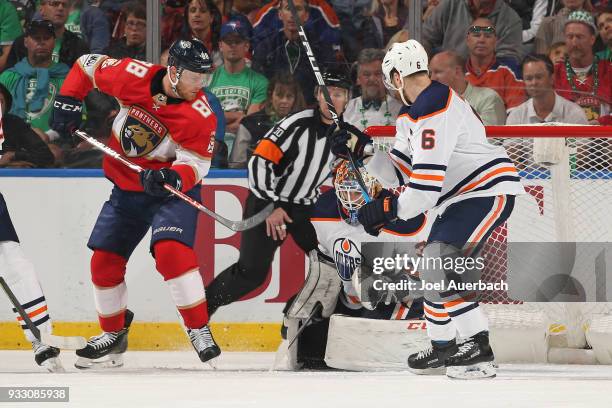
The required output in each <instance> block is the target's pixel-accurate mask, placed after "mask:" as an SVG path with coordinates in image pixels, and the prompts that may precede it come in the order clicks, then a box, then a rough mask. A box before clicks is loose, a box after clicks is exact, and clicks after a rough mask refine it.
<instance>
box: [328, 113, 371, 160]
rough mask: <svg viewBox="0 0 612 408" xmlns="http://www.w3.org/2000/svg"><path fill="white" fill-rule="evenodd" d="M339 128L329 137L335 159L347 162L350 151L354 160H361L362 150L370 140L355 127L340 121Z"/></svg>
mask: <svg viewBox="0 0 612 408" xmlns="http://www.w3.org/2000/svg"><path fill="white" fill-rule="evenodd" d="M339 124H340V128H339V129H338V130H336V131H335V132H334V133H332V135H331V151H332V153H333V154H335V155H336V156H337V157H340V158H342V159H345V160H349V154H350V152H351V151H352V152H353V155H354V157H355V158H356V159H358V160H359V159H362V158H363V156H364V150H365V148H366V146H367V145H368V144H371V143H372V139H370V137H369V136H368V135H366V134H365V133H363V132H362V131H361V130H359V129H357V128H356V127H355V126H353V125H351V124H349V123H346V122H344V121H340V122H339Z"/></svg>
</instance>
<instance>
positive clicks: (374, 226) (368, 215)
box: [357, 189, 397, 237]
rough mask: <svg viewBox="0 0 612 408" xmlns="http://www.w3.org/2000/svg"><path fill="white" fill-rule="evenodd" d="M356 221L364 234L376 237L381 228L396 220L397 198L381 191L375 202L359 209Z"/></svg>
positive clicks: (383, 190)
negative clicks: (361, 226)
mask: <svg viewBox="0 0 612 408" xmlns="http://www.w3.org/2000/svg"><path fill="white" fill-rule="evenodd" d="M357 219H358V220H359V222H360V223H361V225H363V229H364V230H365V232H367V233H368V234H370V235H373V236H375V237H377V236H378V234H379V233H380V230H381V228H382V227H384V226H385V225H387V224H390V223H392V222H395V220H397V197H396V196H395V195H394V194H393V193H392V192H390V191H389V190H386V189H382V190H381V191H380V193H379V194H378V197H376V199H375V200H372V201H370V202H369V203H367V204H365V205H364V206H363V207H361V208H360V209H359V214H358V216H357Z"/></svg>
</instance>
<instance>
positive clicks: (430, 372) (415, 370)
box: [408, 367, 446, 375]
mask: <svg viewBox="0 0 612 408" xmlns="http://www.w3.org/2000/svg"><path fill="white" fill-rule="evenodd" d="M408 371H410V372H411V373H413V374H416V375H444V374H445V373H446V367H438V368H424V369H420V368H410V367H408Z"/></svg>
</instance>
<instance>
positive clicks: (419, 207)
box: [366, 81, 525, 220]
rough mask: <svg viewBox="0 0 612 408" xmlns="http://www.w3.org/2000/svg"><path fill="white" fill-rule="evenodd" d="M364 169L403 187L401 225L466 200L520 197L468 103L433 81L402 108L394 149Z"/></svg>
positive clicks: (514, 178)
mask: <svg viewBox="0 0 612 408" xmlns="http://www.w3.org/2000/svg"><path fill="white" fill-rule="evenodd" d="M389 159H391V160H389ZM366 168H367V170H368V172H369V173H370V174H372V175H374V176H375V177H376V178H378V180H380V181H381V183H382V184H383V185H384V186H385V187H388V188H390V187H397V186H398V184H399V185H405V186H406V188H405V189H404V191H403V192H402V194H401V195H400V197H399V200H398V217H399V218H401V219H404V220H405V219H410V218H413V217H415V216H416V215H418V214H421V213H423V212H425V211H427V210H429V209H432V208H438V209H439V210H440V211H442V210H443V209H444V208H446V207H447V206H448V205H450V204H452V203H455V202H458V201H462V200H465V199H468V198H473V197H489V196H496V195H500V194H509V195H519V194H524V193H525V189H524V188H523V185H522V183H521V181H520V178H519V175H518V172H517V171H516V168H515V167H514V164H513V163H512V161H511V160H510V159H509V158H508V155H507V154H506V151H505V149H504V148H503V147H501V146H494V145H492V144H490V143H489V142H488V141H487V138H486V134H485V128H484V125H483V124H482V122H481V121H480V119H479V118H478V116H477V115H476V114H475V113H474V111H473V110H472V107H471V106H470V105H469V103H467V102H466V101H464V100H463V99H462V98H461V97H460V96H459V95H458V94H457V93H456V92H455V91H453V90H452V89H450V88H449V87H447V86H446V85H443V84H441V83H439V82H436V81H432V83H431V85H430V86H428V87H427V88H425V90H423V92H421V94H420V95H419V96H418V97H417V99H416V101H415V103H414V104H413V105H411V106H410V107H404V108H402V110H401V111H400V115H399V117H398V118H397V122H396V134H395V144H394V146H393V149H392V150H391V152H389V153H386V152H382V151H377V152H376V153H375V155H374V157H373V158H372V159H371V160H370V162H369V163H368V164H367V166H366ZM396 170H399V171H400V172H401V173H402V176H403V178H404V180H407V182H404V180H401V178H399V177H398V176H397V172H396Z"/></svg>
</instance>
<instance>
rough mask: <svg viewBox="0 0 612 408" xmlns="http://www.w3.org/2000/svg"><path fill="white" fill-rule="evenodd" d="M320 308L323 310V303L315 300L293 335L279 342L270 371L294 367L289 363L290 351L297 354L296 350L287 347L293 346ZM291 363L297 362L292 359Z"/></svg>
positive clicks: (290, 358)
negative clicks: (289, 339) (289, 338)
mask: <svg viewBox="0 0 612 408" xmlns="http://www.w3.org/2000/svg"><path fill="white" fill-rule="evenodd" d="M322 310H323V305H322V304H321V303H320V302H317V303H316V304H315V305H314V307H313V308H312V310H311V311H310V314H309V315H308V317H307V318H306V320H304V323H303V324H302V326H301V327H300V328H299V329H298V330H297V331H296V332H295V335H294V336H293V338H292V339H291V341H288V339H287V340H283V341H282V342H281V344H280V345H279V346H278V350H276V353H275V355H274V362H273V363H272V368H271V369H270V370H271V371H276V370H279V369H280V370H285V369H287V368H286V367H287V366H289V369H293V368H295V367H293V364H292V363H291V361H292V360H293V359H292V357H291V354H290V353H296V354H294V356H295V355H297V352H296V351H293V352H290V351H289V349H290V348H291V346H293V343H295V341H296V340H297V339H298V338H299V337H300V335H301V334H302V332H303V331H304V329H306V327H307V326H308V325H309V324H310V322H311V321H312V319H313V318H314V317H315V315H317V314H318V313H320V312H321V311H322ZM287 334H289V333H287ZM293 363H297V362H296V361H293ZM283 367H285V368H283Z"/></svg>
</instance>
